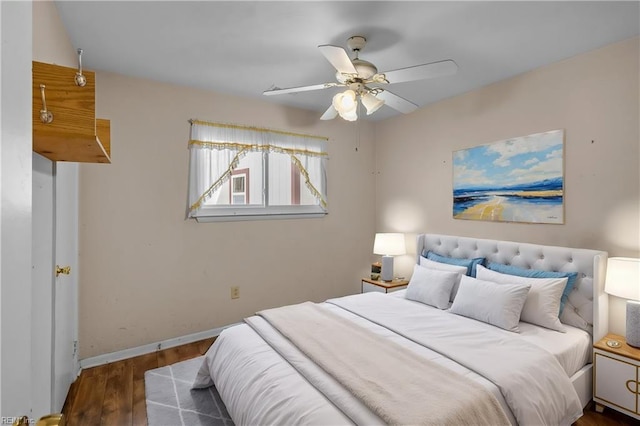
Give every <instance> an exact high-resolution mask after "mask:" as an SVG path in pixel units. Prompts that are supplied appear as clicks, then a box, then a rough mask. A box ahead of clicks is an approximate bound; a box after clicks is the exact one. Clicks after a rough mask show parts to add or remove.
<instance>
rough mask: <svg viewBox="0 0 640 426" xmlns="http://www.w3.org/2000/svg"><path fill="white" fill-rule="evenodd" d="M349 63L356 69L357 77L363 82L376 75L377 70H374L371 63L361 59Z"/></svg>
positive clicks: (374, 67)
mask: <svg viewBox="0 0 640 426" xmlns="http://www.w3.org/2000/svg"><path fill="white" fill-rule="evenodd" d="M351 62H352V63H353V66H354V67H355V68H356V71H358V77H360V78H361V79H363V80H368V79H370V78H371V77H373V76H374V75H376V74H377V73H378V68H376V66H375V65H373V64H372V63H371V62H368V61H363V60H362V59H357V58H356V59H354V60H353V61H351Z"/></svg>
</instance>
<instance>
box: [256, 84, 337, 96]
mask: <svg viewBox="0 0 640 426" xmlns="http://www.w3.org/2000/svg"><path fill="white" fill-rule="evenodd" d="M335 86H340V85H339V84H338V83H323V84H315V85H313V86H300V87H289V88H286V89H280V88H278V87H276V88H275V89H269V90H265V91H264V92H262V94H263V95H267V96H270V95H284V94H285V93H298V92H309V91H311V90H320V89H327V88H329V87H335Z"/></svg>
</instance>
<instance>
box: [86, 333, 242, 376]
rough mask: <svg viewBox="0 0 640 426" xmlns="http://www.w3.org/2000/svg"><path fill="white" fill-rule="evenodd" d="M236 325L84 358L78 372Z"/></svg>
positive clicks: (192, 339)
mask: <svg viewBox="0 0 640 426" xmlns="http://www.w3.org/2000/svg"><path fill="white" fill-rule="evenodd" d="M234 325H237V324H230V325H226V326H224V327H218V328H214V329H211V330H206V331H201V332H199V333H193V334H188V335H186V336H180V337H176V338H173V339H168V340H163V341H161V342H156V343H149V344H146V345H142V346H137V347H135V348H131V349H123V350H121V351H116V352H111V353H108V354H104V355H98V356H94V357H91V358H85V359H81V360H80V370H84V369H85V368H91V367H96V366H98V365H102V364H108V363H110V362H115V361H122V360H123V359H127V358H133V357H136V356H139V355H145V354H150V353H153V352H156V351H160V350H162V349H167V348H173V347H175V346H180V345H184V344H187V343H192V342H197V341H198V340H203V339H208V338H210V337H216V336H219V335H220V333H221V332H222V330H224V329H225V328H229V327H231V326H234Z"/></svg>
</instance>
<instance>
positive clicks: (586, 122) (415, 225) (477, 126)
mask: <svg viewBox="0 0 640 426" xmlns="http://www.w3.org/2000/svg"><path fill="white" fill-rule="evenodd" d="M639 50H640V49H639V42H638V38H634V39H631V40H627V41H623V42H620V43H617V44H613V45H610V46H608V47H605V48H602V49H599V50H596V51H592V52H589V53H586V54H582V55H579V56H576V57H573V58H570V59H568V60H565V61H562V62H559V63H556V64H552V65H549V66H546V67H542V68H539V69H536V70H534V71H532V72H528V73H526V74H522V75H520V76H518V77H515V78H512V79H510V80H506V81H502V82H499V83H496V84H493V85H490V86H487V87H484V88H482V89H479V90H476V91H473V92H470V93H467V94H464V95H461V96H457V97H454V98H451V99H448V100H445V101H441V102H439V103H437V104H435V105H432V106H430V107H428V108H424V109H421V110H418V111H416V112H415V113H413V114H411V115H407V116H402V117H397V118H393V119H390V120H386V121H383V122H381V123H377V125H376V126H375V135H376V146H375V149H376V193H377V198H376V229H378V230H381V231H399V232H406V233H408V235H407V240H408V248H410V247H411V246H412V243H413V237H414V235H415V234H416V233H420V232H432V233H442V234H453V235H466V236H473V237H481V238H492V239H503V240H512V241H527V242H532V243H541V244H549V245H561V246H570V247H583V248H593V249H600V250H606V251H608V252H609V253H610V255H611V256H636V257H637V256H639V254H640V228H639V227H640V208H639V196H640V175H639V172H638V170H639V164H640V150H639V147H640V137H639V114H640V111H639V108H638V105H639V97H638V91H639V86H638V74H639V71H638V61H639V58H638V52H639ZM454 78H455V77H454ZM553 129H564V130H565V224H564V225H540V224H538V225H534V224H515V223H490V222H479V221H465V220H454V219H453V218H452V165H451V162H452V151H455V150H459V149H464V148H469V147H473V146H477V145H481V144H487V143H491V142H494V141H499V140H503V139H506V138H510V137H516V136H524V135H529V134H532V133H538V132H543V131H547V130H553ZM412 262H413V257H412V256H410V255H407V256H404V257H402V258H400V259H397V260H396V269H398V270H399V271H400V272H401V273H402V272H404V274H409V273H410V271H411V264H412ZM612 299H615V298H612ZM621 310H622V311H623V310H624V307H622V309H620V303H619V301H616V300H612V311H611V317H612V323H614V324H618V325H617V326H616V327H617V328H614V329H613V331H618V332H621V330H620V328H619V324H620V314H621V312H620V311H621ZM622 315H624V314H623V313H622ZM622 318H623V317H622Z"/></svg>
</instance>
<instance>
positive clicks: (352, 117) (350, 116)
mask: <svg viewBox="0 0 640 426" xmlns="http://www.w3.org/2000/svg"><path fill="white" fill-rule="evenodd" d="M340 117H342V118H343V119H344V120H346V121H356V120H357V119H358V113H357V111H356V109H355V108H354V109H353V111H349V112H346V113H340Z"/></svg>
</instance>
